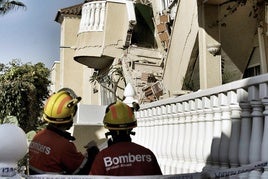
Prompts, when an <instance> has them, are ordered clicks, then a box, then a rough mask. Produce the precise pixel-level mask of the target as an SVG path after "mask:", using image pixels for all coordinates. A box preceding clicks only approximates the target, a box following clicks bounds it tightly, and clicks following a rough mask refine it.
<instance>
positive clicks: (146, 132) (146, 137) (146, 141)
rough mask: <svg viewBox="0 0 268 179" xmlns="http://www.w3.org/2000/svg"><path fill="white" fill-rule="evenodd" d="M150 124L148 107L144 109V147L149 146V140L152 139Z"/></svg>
mask: <svg viewBox="0 0 268 179" xmlns="http://www.w3.org/2000/svg"><path fill="white" fill-rule="evenodd" d="M149 125H150V121H149V118H148V109H145V110H143V126H144V127H143V130H144V143H143V146H144V147H147V148H148V147H149V146H148V144H149V141H150V140H151V136H150V133H149Z"/></svg>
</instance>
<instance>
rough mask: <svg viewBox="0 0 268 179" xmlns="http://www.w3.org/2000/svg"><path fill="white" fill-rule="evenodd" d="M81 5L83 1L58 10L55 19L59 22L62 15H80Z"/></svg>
mask: <svg viewBox="0 0 268 179" xmlns="http://www.w3.org/2000/svg"><path fill="white" fill-rule="evenodd" d="M82 5H83V3H82V4H77V5H74V6H70V7H67V8H63V9H60V10H58V12H57V15H56V17H55V21H56V22H59V23H60V22H61V21H62V19H63V16H64V15H74V16H81V11H82Z"/></svg>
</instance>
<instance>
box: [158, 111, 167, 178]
mask: <svg viewBox="0 0 268 179" xmlns="http://www.w3.org/2000/svg"><path fill="white" fill-rule="evenodd" d="M156 112H157V120H156V121H157V123H156V130H157V136H156V138H157V140H156V150H157V154H158V159H159V165H160V167H161V170H162V172H163V173H165V166H164V162H165V161H164V158H163V152H162V148H161V146H162V145H163V142H164V141H163V140H164V138H163V114H162V109H161V107H160V106H157V107H156Z"/></svg>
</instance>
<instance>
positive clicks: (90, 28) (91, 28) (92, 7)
mask: <svg viewBox="0 0 268 179" xmlns="http://www.w3.org/2000/svg"><path fill="white" fill-rule="evenodd" d="M89 17H90V19H89V25H88V28H89V30H93V26H94V17H95V4H94V3H91V4H90V16H89Z"/></svg>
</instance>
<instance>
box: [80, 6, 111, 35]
mask: <svg viewBox="0 0 268 179" xmlns="http://www.w3.org/2000/svg"><path fill="white" fill-rule="evenodd" d="M105 3H106V1H92V2H88V3H85V4H83V7H82V17H81V21H80V28H79V33H82V32H87V31H103V28H104V18H105Z"/></svg>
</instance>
